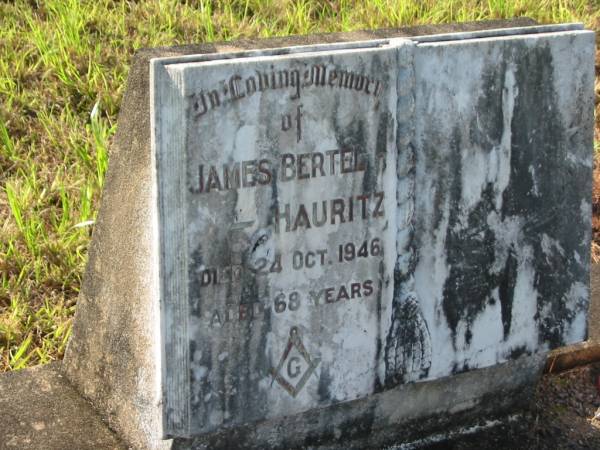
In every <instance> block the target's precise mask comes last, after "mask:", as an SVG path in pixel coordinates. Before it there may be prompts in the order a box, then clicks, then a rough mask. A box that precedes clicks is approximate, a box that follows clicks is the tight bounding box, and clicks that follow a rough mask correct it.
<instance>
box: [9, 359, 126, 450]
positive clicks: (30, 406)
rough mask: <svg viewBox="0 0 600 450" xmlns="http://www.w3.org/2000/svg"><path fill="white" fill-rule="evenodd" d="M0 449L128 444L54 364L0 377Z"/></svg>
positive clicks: (111, 449) (110, 449) (116, 448)
mask: <svg viewBox="0 0 600 450" xmlns="http://www.w3.org/2000/svg"><path fill="white" fill-rule="evenodd" d="M0 448H1V449H6V450H9V449H15V450H40V449H47V450H64V449H78V450H98V449H102V450H125V449H126V448H127V446H126V445H124V444H123V443H122V442H121V441H120V439H118V438H117V437H116V436H115V434H114V433H113V432H111V431H110V430H109V429H108V427H107V426H106V424H105V423H104V422H103V421H102V420H101V418H100V416H99V415H98V413H97V412H96V411H94V409H93V408H92V407H91V406H90V404H89V403H88V402H87V401H86V400H84V399H83V398H82V397H81V396H80V395H79V393H78V392H77V391H76V390H75V389H74V388H73V387H72V386H71V385H70V384H69V382H68V381H67V379H66V377H65V376H64V375H63V374H62V372H61V371H60V364H58V363H53V364H49V365H47V366H43V367H35V368H33V369H27V370H23V371H20V372H11V373H6V374H2V375H1V376H0Z"/></svg>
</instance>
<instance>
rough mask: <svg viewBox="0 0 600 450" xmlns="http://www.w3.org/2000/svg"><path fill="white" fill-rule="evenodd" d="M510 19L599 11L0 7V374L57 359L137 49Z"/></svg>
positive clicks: (466, 0)
mask: <svg viewBox="0 0 600 450" xmlns="http://www.w3.org/2000/svg"><path fill="white" fill-rule="evenodd" d="M518 16H528V17H531V18H533V19H536V20H538V21H540V22H544V23H547V22H568V21H582V22H584V23H585V24H586V26H587V27H589V28H593V29H596V30H599V29H600V3H599V0H560V1H549V0H517V1H507V0H488V1H475V0H454V1H451V0H446V1H434V0H408V1H399V0H397V1H394V0H372V1H369V2H363V1H360V0H338V1H333V0H264V1H261V0H230V1H224V0H223V1H221V0H213V1H205V0H197V1H187V2H177V1H152V2H133V1H109V0H95V1H76V0H61V1H59V0H48V1H35V0H29V1H24V0H20V1H19V0H17V1H14V2H0V371H6V370H15V369H21V368H23V367H27V366H31V365H35V364H43V363H46V362H49V361H52V360H56V359H60V358H61V356H62V354H63V352H64V349H65V345H66V342H67V340H68V338H69V335H70V329H71V328H70V326H71V321H72V317H73V313H74V310H75V307H76V299H77V295H78V292H79V287H80V284H81V277H82V273H83V270H84V266H85V262H86V250H87V246H88V243H89V240H90V235H91V231H92V227H93V223H94V218H95V216H96V211H97V209H98V202H99V196H100V192H101V189H102V184H103V181H104V175H105V172H106V168H107V165H108V149H109V147H110V142H111V139H112V137H113V136H114V133H115V130H116V117H117V113H118V111H119V105H120V102H121V97H122V94H123V90H124V87H125V82H126V79H127V72H128V69H129V65H128V64H129V61H130V60H131V56H132V55H133V53H134V52H135V50H136V49H138V48H140V47H155V46H168V45H176V44H184V43H192V42H206V41H214V40H231V39H238V38H243V37H267V36H275V35H278V36H283V35H289V34H306V33H314V32H327V31H349V30H355V29H364V28H380V27H396V26H405V25H413V24H423V23H442V22H455V21H471V20H482V19H500V18H511V17H518ZM597 137H599V138H600V135H598V134H597ZM596 148H597V149H598V146H597V147H596Z"/></svg>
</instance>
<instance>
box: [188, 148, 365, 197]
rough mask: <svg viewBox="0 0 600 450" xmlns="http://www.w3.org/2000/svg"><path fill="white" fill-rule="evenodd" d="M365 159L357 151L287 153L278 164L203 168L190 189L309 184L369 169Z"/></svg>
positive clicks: (204, 190) (259, 162)
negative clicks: (278, 183)
mask: <svg viewBox="0 0 600 450" xmlns="http://www.w3.org/2000/svg"><path fill="white" fill-rule="evenodd" d="M366 165H367V162H366V156H365V155H363V154H361V153H359V152H358V150H349V149H342V150H327V151H325V152H311V153H300V154H297V155H294V154H292V153H284V154H282V155H281V159H279V160H278V161H277V162H275V163H274V162H273V161H270V160H268V159H260V160H257V159H252V160H247V161H241V162H233V163H230V164H223V165H222V166H220V167H219V166H212V165H211V166H205V165H203V164H202V165H200V166H199V168H198V177H197V183H196V184H194V185H193V186H191V187H190V191H191V192H192V193H194V194H207V193H210V192H218V191H228V190H232V189H240V188H251V187H255V186H264V185H269V184H271V182H272V181H284V182H285V181H292V180H306V179H309V178H316V177H325V176H332V175H338V174H342V175H343V174H347V173H352V172H362V171H364V170H365V169H366Z"/></svg>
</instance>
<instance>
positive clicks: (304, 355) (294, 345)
mask: <svg viewBox="0 0 600 450" xmlns="http://www.w3.org/2000/svg"><path fill="white" fill-rule="evenodd" d="M320 361H321V360H320V359H319V358H315V359H312V358H311V357H310V355H309V354H308V352H307V351H306V348H305V347H304V344H302V338H301V337H300V333H299V331H298V328H297V327H292V329H291V330H290V338H289V339H288V342H287V345H286V347H285V351H284V352H283V355H282V356H281V359H280V360H279V364H278V365H277V368H276V369H274V368H273V369H271V375H273V380H274V381H275V380H276V381H277V382H278V383H279V384H280V385H281V387H283V388H284V389H285V390H286V391H287V392H288V393H289V394H290V395H291V396H292V397H296V395H298V393H299V392H300V391H301V390H302V388H303V387H304V385H305V384H306V382H307V381H308V378H309V377H310V376H311V374H312V373H313V372H314V371H315V369H316V368H317V366H318V365H319V362H320Z"/></svg>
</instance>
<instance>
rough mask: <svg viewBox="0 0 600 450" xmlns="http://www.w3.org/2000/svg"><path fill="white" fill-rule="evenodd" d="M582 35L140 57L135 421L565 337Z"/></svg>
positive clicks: (551, 30)
mask: <svg viewBox="0 0 600 450" xmlns="http://www.w3.org/2000/svg"><path fill="white" fill-rule="evenodd" d="M593 52H594V38H593V33H591V32H588V31H585V30H582V29H581V26H579V25H563V26H550V27H530V28H517V29H508V30H494V31H490V32H479V33H461V34H450V35H441V36H440V35H438V36H433V37H415V38H390V39H379V40H371V41H365V42H350V43H348V42H346V43H337V44H327V45H313V46H304V47H302V46H300V47H288V48H279V49H266V50H264V49H263V50H256V51H246V52H232V53H222V54H205V55H191V56H183V57H182V56H177V57H167V58H162V57H161V58H155V59H152V60H151V62H150V81H149V86H150V103H151V110H150V117H151V130H152V135H151V149H152V152H151V155H152V160H151V166H150V167H151V168H152V170H151V172H149V178H148V183H147V184H145V186H148V187H149V189H150V193H149V194H148V199H149V200H148V202H147V206H148V209H149V210H148V213H147V215H146V216H145V217H146V219H145V220H147V222H146V225H145V226H147V227H148V231H147V233H146V235H147V236H149V239H150V241H151V247H150V250H149V252H148V261H147V263H146V264H143V265H142V266H143V267H144V268H145V269H146V271H145V275H144V276H145V277H146V278H145V280H146V281H145V282H144V283H143V289H144V292H146V293H148V294H145V295H146V296H147V297H148V298H146V297H144V300H142V302H143V304H145V305H146V306H144V310H145V311H154V312H153V313H151V314H149V316H150V317H153V320H152V321H150V322H149V323H147V324H144V325H142V326H141V327H140V328H141V329H143V331H139V329H136V330H134V331H131V333H133V334H135V333H142V334H144V336H147V341H148V342H149V344H148V345H149V352H151V353H152V356H151V358H149V360H151V361H152V364H151V365H150V369H148V368H147V367H145V368H141V369H139V370H138V371H137V374H136V380H137V381H136V383H137V384H138V385H139V386H150V385H151V386H155V387H158V389H157V390H156V391H154V393H152V394H151V395H150V394H148V395H146V396H145V397H143V399H142V397H139V398H138V400H136V402H137V403H136V402H134V406H133V407H132V409H130V411H131V413H132V415H133V416H136V414H138V413H136V412H135V411H137V410H144V411H145V412H144V413H143V414H138V416H139V417H145V416H144V415H146V416H148V417H150V416H152V417H154V414H155V413H154V412H152V411H155V412H157V415H158V416H159V417H160V419H159V420H158V421H156V420H154V419H152V420H150V421H148V423H152V424H153V425H151V427H155V426H159V427H160V428H161V430H160V431H161V436H162V437H163V438H188V437H193V436H199V435H203V434H206V433H211V432H214V431H218V430H222V429H226V428H236V427H239V426H246V424H249V423H259V422H265V421H269V420H281V419H282V418H285V417H289V416H296V415H298V414H302V413H306V412H310V411H318V410H322V409H323V408H327V407H334V406H335V405H337V404H344V403H347V402H350V401H353V400H358V401H359V403H352V404H357V405H359V404H360V401H361V400H365V399H370V398H371V399H372V398H379V397H376V396H377V395H383V396H385V395H388V393H389V392H392V391H394V392H395V391H397V389H398V386H402V385H406V384H407V383H411V382H425V381H430V380H436V379H441V378H443V377H449V376H450V377H451V378H452V376H455V375H457V374H459V373H461V372H468V371H471V370H473V369H482V368H486V367H491V366H496V365H499V364H502V363H505V362H507V361H510V360H514V359H520V360H523V361H529V360H531V361H533V360H534V359H535V358H534V355H536V354H541V355H543V354H544V353H545V352H547V351H548V350H549V349H551V348H555V347H557V346H560V345H564V344H568V343H573V342H578V341H580V340H582V339H584V338H585V335H586V312H587V304H588V297H589V294H588V276H589V256H588V254H589V245H590V236H591V233H590V229H591V226H590V220H591V217H590V216H591V202H590V193H591V167H592V129H593V100H592V98H593V96H592V93H593V80H594V72H593V59H594V57H593V55H594V53H593ZM123 170H125V171H126V169H123ZM132 176H135V174H132ZM116 251H118V250H116ZM99 260H100V259H99ZM90 264H96V265H97V264H98V263H96V262H94V263H90ZM105 270H111V269H107V268H105ZM95 290H96V291H98V287H96V288H95ZM88 291H90V292H91V291H93V290H91V289H88ZM85 292H86V289H85V287H84V292H83V294H82V297H83V300H82V303H83V304H85V302H86V295H88V296H89V294H86V293H85ZM148 304H149V305H150V306H148ZM80 307H81V308H84V307H82V306H80ZM88 308H89V307H88ZM78 314H84V315H85V314H86V313H85V312H82V313H78ZM78 320H79V322H81V320H83V319H78ZM79 327H80V328H79V329H78V327H77V325H76V327H75V335H76V336H77V335H78V334H79V335H85V333H83V332H82V331H80V329H81V325H79ZM88 334H89V332H88ZM92 334H93V333H92ZM103 339H104V338H103ZM123 339H124V341H127V340H128V339H130V337H125V338H123ZM80 340H81V339H79V340H78V341H76V342H75V343H74V344H72V345H71V347H72V349H71V348H70V354H69V355H67V360H66V362H65V365H66V367H67V374H69V376H70V378H71V379H73V380H75V383H76V384H78V383H79V381H78V380H81V379H82V377H81V374H83V373H84V372H85V370H84V369H82V364H83V363H82V362H81V360H82V356H72V355H73V351H74V350H75V349H80V350H81V352H82V355H85V354H86V347H85V345H84V344H79V341H80ZM103 342H107V340H106V339H105V340H104V341H103ZM87 352H88V353H89V350H88V351H87ZM70 358H71V359H70ZM109 359H110V358H109ZM536 361H539V358H538V359H536ZM109 365H110V363H108V364H105V365H104V366H103V367H107V366H109ZM482 376H483V375H482ZM451 378H449V379H451ZM494 383H496V381H494V382H491V383H490V392H492V391H493V387H491V386H493V385H494ZM81 384H83V385H85V384H86V381H81ZM87 389H88V391H89V392H88V394H86V395H88V396H90V397H94V394H93V393H92V391H93V388H91V387H88V388H87ZM83 390H84V393H86V392H85V391H86V388H85V386H84V389H83ZM156 392H158V393H159V394H158V400H159V401H158V403H154V400H152V398H155V397H153V395H155V393H156ZM136 395H137V394H136ZM374 395H375V397H374ZM390 398H391V397H390ZM140 399H142V400H140ZM148 399H150V400H148ZM147 400H148V401H149V403H145V402H146V401H147ZM369 401H370V400H369ZM403 401H404V400H403ZM405 401H406V402H407V403H406V404H407V405H408V404H409V403H410V399H408V398H407V399H405ZM138 403H139V404H141V405H142V406H138ZM149 405H150V406H149ZM407 407H408V406H407ZM108 408H111V406H110V405H108ZM116 408H117V409H118V408H120V406H117V407H116ZM397 408H400V409H401V408H402V405H401V404H399V405H397ZM410 408H413V406H410ZM423 408H424V410H426V409H427V408H429V411H430V412H432V411H436V412H439V410H438V409H437V407H436V405H430V406H427V405H423ZM413 409H414V408H413ZM148 411H151V412H148ZM123 414H124V413H123V411H121V412H120V413H118V414H117V415H123ZM374 414H375V413H374ZM138 416H136V417H138ZM418 416H419V414H415V415H414V417H418ZM119 420H121V419H117V420H116V423H119ZM134 420H137V419H134ZM390 420H391V419H390ZM156 424H159V425H156ZM118 427H119V425H117V428H118ZM151 432H152V433H155V432H156V431H151Z"/></svg>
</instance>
